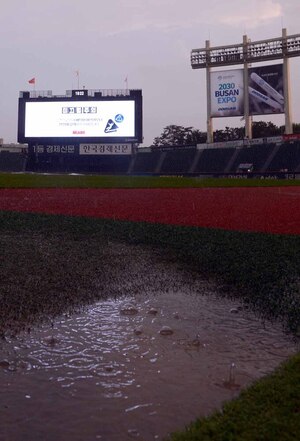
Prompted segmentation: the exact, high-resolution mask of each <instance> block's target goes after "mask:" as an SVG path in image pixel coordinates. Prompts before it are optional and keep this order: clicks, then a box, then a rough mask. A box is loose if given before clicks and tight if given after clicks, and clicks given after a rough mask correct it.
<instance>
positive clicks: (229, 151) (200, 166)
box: [194, 148, 235, 173]
mask: <svg viewBox="0 0 300 441" xmlns="http://www.w3.org/2000/svg"><path fill="white" fill-rule="evenodd" d="M234 151H235V149H234V148H214V149H205V150H204V151H203V153H202V154H201V156H200V158H199V161H198V163H197V165H196V167H195V170H194V173H224V172H225V168H226V165H227V164H228V162H229V160H230V158H231V157H232V155H233V153H234Z"/></svg>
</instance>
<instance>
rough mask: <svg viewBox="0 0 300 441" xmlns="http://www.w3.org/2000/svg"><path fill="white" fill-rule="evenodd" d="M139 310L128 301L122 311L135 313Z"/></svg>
mask: <svg viewBox="0 0 300 441" xmlns="http://www.w3.org/2000/svg"><path fill="white" fill-rule="evenodd" d="M137 312H138V310H137V308H136V307H135V306H134V305H133V304H132V303H126V304H125V305H123V306H122V308H121V311H120V313H121V314H122V315H135V314H137Z"/></svg>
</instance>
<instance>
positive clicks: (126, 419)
mask: <svg viewBox="0 0 300 441" xmlns="http://www.w3.org/2000/svg"><path fill="white" fill-rule="evenodd" d="M122 247H124V246H122ZM117 250H118V245H115V252H116V251H117ZM147 258H149V259H150V258H151V256H150V257H149V256H148V257H147V253H146V252H144V254H143V265H144V264H145V262H146V261H147ZM151 264H152V274H155V273H156V274H157V278H156V279H153V281H152V282H151V281H149V279H148V278H147V275H146V274H145V280H147V286H145V287H144V290H142V289H141V290H140V291H139V292H135V293H134V295H127V296H126V297H122V298H120V299H117V300H107V301H102V302H98V303H96V304H94V305H91V306H89V307H87V308H85V309H83V310H82V311H79V312H78V313H77V314H73V315H63V316H61V317H60V318H58V319H56V320H55V322H54V326H53V327H52V326H51V325H49V324H45V325H42V326H40V327H39V328H35V329H34V330H32V332H31V333H30V334H20V335H18V336H17V337H12V336H9V335H7V336H6V339H5V341H1V343H0V384H1V398H0V428H1V429H0V440H1V441H21V440H22V441H29V440H30V441H32V440H34V441H35V440H45V441H54V440H64V441H69V440H70V441H71V440H72V441H90V440H97V439H100V440H105V441H124V440H127V439H128V440H130V439H137V440H144V441H148V440H149V441H150V440H161V439H163V437H164V436H166V435H167V434H168V433H170V432H172V431H174V430H177V429H182V428H184V426H185V425H186V424H188V423H189V422H190V421H191V420H193V419H195V418H196V417H198V416H201V415H208V414H210V413H211V412H212V411H213V410H215V409H218V408H220V406H221V405H222V403H223V402H224V401H225V400H229V399H232V398H233V397H236V396H237V395H238V394H239V392H240V390H241V389H242V388H244V387H246V386H248V385H250V384H251V383H252V382H253V381H254V380H256V379H258V378H260V377H261V376H263V375H265V374H267V373H269V372H271V371H272V370H273V369H274V368H275V367H276V366H277V365H278V364H279V363H280V362H281V361H283V360H285V359H286V358H287V357H288V356H289V355H291V354H293V353H295V352H296V350H297V348H296V346H295V344H294V343H293V342H292V341H291V340H290V339H289V337H287V336H286V335H284V334H283V333H282V331H281V329H280V327H278V326H274V325H272V324H270V323H265V324H263V323H262V322H261V321H260V320H258V319H257V318H256V317H254V316H253V314H252V313H251V312H250V311H248V310H247V309H244V308H243V307H242V306H241V305H240V304H239V303H238V302H236V301H234V302H233V301H230V300H228V299H225V298H221V297H220V296H217V295H216V287H215V285H214V283H212V282H209V281H203V280H198V279H195V280H191V279H189V278H188V277H187V275H186V274H184V273H183V272H181V271H178V268H177V267H176V265H174V264H167V263H164V264H162V262H156V263H155V262H153V261H152V262H151ZM139 277H142V275H141V274H140V275H139ZM168 282H169V283H168ZM159 286H160V287H161V288H160V289H159V288H158V287H159Z"/></svg>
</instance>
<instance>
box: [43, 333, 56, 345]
mask: <svg viewBox="0 0 300 441" xmlns="http://www.w3.org/2000/svg"><path fill="white" fill-rule="evenodd" d="M44 342H45V343H46V345H49V346H55V345H56V344H57V343H59V340H58V338H55V337H53V335H51V336H49V337H46V338H45V339H44Z"/></svg>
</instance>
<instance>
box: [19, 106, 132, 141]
mask: <svg viewBox="0 0 300 441" xmlns="http://www.w3.org/2000/svg"><path fill="white" fill-rule="evenodd" d="M134 136H135V102H134V100H126V101H116V100H114V101H57V102H39V101H36V102H34V101H33V102H26V107H25V137H28V138H31V137H32V138H43V137H44V138H47V137H82V138H87V137H90V138H93V137H95V138H97V137H99V138H100V137H134Z"/></svg>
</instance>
